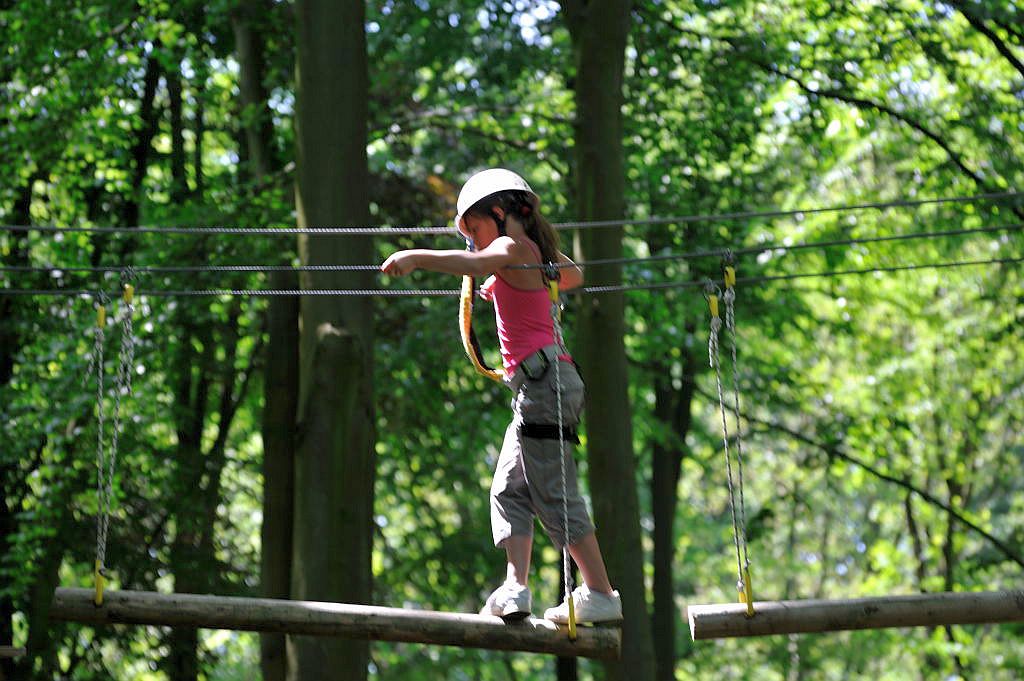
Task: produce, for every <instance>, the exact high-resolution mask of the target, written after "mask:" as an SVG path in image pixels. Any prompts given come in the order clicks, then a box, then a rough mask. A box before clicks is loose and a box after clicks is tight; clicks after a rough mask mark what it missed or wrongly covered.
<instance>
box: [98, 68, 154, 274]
mask: <svg viewBox="0 0 1024 681" xmlns="http://www.w3.org/2000/svg"><path fill="white" fill-rule="evenodd" d="M159 82H160V67H159V65H158V64H157V61H156V59H155V58H154V57H149V58H147V59H146V75H145V78H144V81H143V90H142V102H141V105H140V109H139V123H140V126H141V127H140V128H139V131H138V133H136V137H135V144H134V145H133V147H132V161H133V167H132V187H131V195H130V196H129V197H128V199H127V201H126V202H125V205H124V210H123V212H122V215H121V224H123V225H125V226H127V227H135V226H137V225H138V224H139V213H140V210H139V204H140V203H141V202H142V185H143V182H144V180H145V178H146V171H147V169H148V167H149V151H150V145H152V143H153V137H154V135H156V130H157V121H156V114H155V107H154V106H153V101H154V100H155V99H156V87H157V85H158V84H159ZM126 248H127V246H126ZM129 250H130V249H129ZM93 264H94V265H96V264H98V263H97V262H94V263H93Z"/></svg>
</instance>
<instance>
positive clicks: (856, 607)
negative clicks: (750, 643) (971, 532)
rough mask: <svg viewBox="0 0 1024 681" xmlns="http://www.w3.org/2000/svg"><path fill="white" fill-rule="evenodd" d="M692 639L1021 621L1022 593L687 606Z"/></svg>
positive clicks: (1023, 605)
mask: <svg viewBox="0 0 1024 681" xmlns="http://www.w3.org/2000/svg"><path fill="white" fill-rule="evenodd" d="M686 611H687V619H689V621H690V636H691V637H693V640H694V641H699V640H703V639H714V638H732V637H740V636H772V635H775V634H813V633H820V632H826V631H846V630H851V629H884V628H886V627H924V626H942V625H946V624H992V623H998V622H1024V591H993V592H957V593H929V594H915V595H909V596H887V597H879V598H851V599H844V600H806V601H779V602H757V603H754V616H753V617H751V618H747V616H746V606H745V605H743V604H741V603H730V604H726V605H691V606H689V607H688V608H687V609H686Z"/></svg>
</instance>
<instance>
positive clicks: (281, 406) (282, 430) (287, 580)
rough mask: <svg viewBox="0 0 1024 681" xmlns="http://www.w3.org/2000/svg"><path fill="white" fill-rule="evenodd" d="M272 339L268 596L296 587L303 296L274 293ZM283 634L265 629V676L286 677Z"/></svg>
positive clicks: (266, 455) (289, 277) (282, 284)
mask: <svg viewBox="0 0 1024 681" xmlns="http://www.w3.org/2000/svg"><path fill="white" fill-rule="evenodd" d="M270 281H271V285H272V287H273V288H292V289H294V288H298V277H297V276H295V273H294V272H275V273H273V274H272V275H271V279H270ZM268 315H269V335H270V342H269V344H268V345H267V352H266V358H267V361H266V368H265V370H264V406H263V424H262V425H263V528H262V532H261V534H260V539H261V546H262V554H261V556H260V587H261V589H260V590H261V593H262V595H263V596H264V597H266V598H288V596H289V593H290V591H291V561H292V524H293V522H294V507H293V495H294V493H295V413H296V409H297V406H298V399H299V398H298V392H299V301H298V299H297V298H291V297H284V296H277V297H274V298H271V301H270V309H269V310H268ZM285 650H286V648H285V637H284V635H283V634H261V635H260V668H261V669H262V671H263V681H284V679H285V677H286V673H287V657H286V653H285Z"/></svg>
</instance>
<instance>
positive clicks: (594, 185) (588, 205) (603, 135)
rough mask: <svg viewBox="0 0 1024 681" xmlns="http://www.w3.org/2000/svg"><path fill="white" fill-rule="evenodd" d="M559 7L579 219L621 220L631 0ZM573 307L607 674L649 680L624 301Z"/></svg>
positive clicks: (611, 276) (617, 238)
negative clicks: (571, 100)
mask: <svg viewBox="0 0 1024 681" xmlns="http://www.w3.org/2000/svg"><path fill="white" fill-rule="evenodd" d="M564 7H565V10H566V21H567V24H568V27H569V31H570V33H571V35H572V41H573V48H574V52H575V57H576V83H575V91H576V117H577V120H576V168H577V177H576V184H577V187H578V192H577V197H578V203H577V206H578V211H579V212H578V215H577V217H578V218H579V219H580V220H595V219H620V218H622V217H624V215H625V158H624V152H623V148H622V134H623V132H622V81H623V70H624V63H625V49H626V39H627V35H628V30H629V10H630V3H629V2H628V1H627V0H607V1H605V2H587V1H585V0H574V1H572V2H567V3H565V5H564ZM622 233H623V230H622V228H621V227H620V228H615V229H601V230H591V231H583V232H582V233H581V235H580V237H579V244H578V245H579V247H580V250H582V253H581V254H580V257H581V258H582V259H583V260H593V259H597V258H618V257H621V256H622ZM589 274H590V273H588V275H589ZM621 280H622V269H621V267H608V268H601V270H600V272H596V273H595V276H594V277H593V280H591V281H589V282H588V283H590V284H597V285H602V284H617V283H620V282H621ZM580 309H581V314H580V321H581V330H580V336H582V337H583V338H586V339H588V342H587V343H586V344H585V345H582V346H580V347H578V348H576V351H577V353H578V354H579V356H580V357H581V359H582V369H583V376H584V378H585V380H586V382H587V414H588V415H587V434H588V438H587V456H588V462H589V466H590V487H591V490H592V491H593V501H594V516H595V521H596V525H597V527H598V532H599V534H600V538H601V541H602V542H603V544H604V549H603V553H604V556H605V559H606V561H607V564H608V573H609V575H610V576H611V578H612V580H613V581H614V582H615V584H616V585H617V586H618V587H619V588H620V591H621V594H622V606H623V613H624V615H625V622H624V626H623V638H622V660H621V661H620V662H616V663H609V664H608V665H607V676H608V678H609V679H625V678H629V679H631V680H639V681H647V680H649V679H652V678H654V651H653V647H652V644H651V630H650V620H649V618H648V614H647V605H646V598H645V589H644V579H643V547H642V544H641V536H640V508H639V501H638V498H637V490H636V470H635V462H634V454H633V434H632V419H631V415H630V405H629V394H628V385H629V377H628V372H627V358H626V349H625V344H624V332H625V328H624V327H625V320H624V316H623V313H624V298H623V295H622V294H621V293H610V294H602V295H598V296H591V297H590V298H588V299H587V300H586V301H584V303H583V304H582V305H581V306H580Z"/></svg>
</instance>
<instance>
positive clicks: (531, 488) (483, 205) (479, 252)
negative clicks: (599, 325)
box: [381, 168, 622, 623]
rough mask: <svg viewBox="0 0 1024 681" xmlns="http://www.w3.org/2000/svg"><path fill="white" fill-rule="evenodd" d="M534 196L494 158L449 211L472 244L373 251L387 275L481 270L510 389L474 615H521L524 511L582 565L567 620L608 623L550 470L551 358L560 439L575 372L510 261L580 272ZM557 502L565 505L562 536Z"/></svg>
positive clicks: (583, 523)
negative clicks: (500, 569)
mask: <svg viewBox="0 0 1024 681" xmlns="http://www.w3.org/2000/svg"><path fill="white" fill-rule="evenodd" d="M539 204H540V198H539V197H538V196H537V194H535V193H534V192H533V190H532V189H530V186H529V185H528V184H527V183H526V181H525V180H524V179H523V178H521V177H520V176H519V175H516V174H515V173H513V172H511V171H509V170H504V169H502V168H492V169H490V170H485V171H483V172H480V173H477V174H476V175H474V176H473V177H471V178H470V179H469V181H467V182H466V184H465V186H463V188H462V191H461V192H460V193H459V199H458V204H457V207H458V215H457V216H456V218H455V224H456V226H457V227H458V230H459V232H460V233H461V234H462V235H463V236H464V237H465V238H466V239H467V240H468V241H469V242H470V247H471V248H474V249H475V250H469V251H459V250H447V251H442V250H427V249H414V250H408V251H399V252H397V253H394V254H392V255H391V256H390V257H389V258H388V259H387V260H385V261H384V264H382V265H381V270H382V271H383V272H384V273H385V274H388V275H394V276H402V275H405V274H409V273H410V272H412V271H414V270H416V269H425V270H432V271H435V272H445V273H448V274H456V275H471V276H480V275H493V276H490V278H489V279H488V280H487V281H486V282H485V284H484V285H483V287H482V295H483V297H484V298H485V299H487V300H491V301H493V303H494V314H495V317H496V319H497V327H498V340H499V345H500V348H501V359H502V364H503V365H504V368H505V374H506V379H505V380H506V383H507V384H508V386H509V387H510V388H511V389H512V392H513V393H514V394H515V397H514V398H513V400H512V423H511V424H509V427H508V430H507V431H506V433H505V440H504V444H503V445H502V449H501V454H500V456H499V457H498V464H497V467H496V470H495V473H494V482H493V484H492V485H491V530H492V534H493V537H494V545H495V546H497V547H501V548H504V549H505V554H506V558H507V562H508V565H507V570H506V578H505V583H504V584H502V585H501V586H500V587H498V588H497V589H496V590H495V591H494V592H493V593H492V594H491V595H490V597H488V599H487V602H486V603H485V605H484V607H483V609H482V610H481V614H485V615H497V616H499V617H503V618H506V619H522V618H524V617H526V616H528V615H529V614H530V611H531V608H532V597H531V595H530V589H529V588H528V587H527V573H528V572H529V568H530V553H531V548H532V545H533V519H534V517H535V516H536V517H538V518H539V519H540V521H541V524H542V525H543V526H544V529H545V531H546V532H547V534H548V536H549V537H550V538H551V540H552V541H553V542H554V543H555V545H556V546H558V547H559V548H561V547H562V546H563V545H564V544H566V543H567V544H568V546H569V553H570V554H571V555H572V557H573V559H574V560H575V561H576V563H577V565H579V568H580V572H581V574H582V575H583V582H584V584H583V586H580V587H578V588H576V589H575V590H574V591H573V592H572V598H573V601H574V606H575V611H576V619H577V621H579V622H607V621H616V620H620V619H622V603H621V600H620V599H619V593H618V592H617V591H613V590H612V587H611V584H610V583H609V581H608V574H607V572H606V570H605V565H604V560H603V558H602V557H601V551H600V548H599V547H598V543H597V538H596V537H595V535H594V526H593V525H592V524H591V522H590V518H589V516H588V514H587V509H586V506H585V505H584V503H583V499H582V498H581V496H580V494H579V490H578V485H577V480H576V465H575V462H574V461H573V458H572V456H571V454H570V455H568V456H567V457H566V459H567V460H566V462H565V474H566V477H565V480H564V482H563V479H562V474H561V471H562V468H561V451H560V446H559V433H558V425H557V424H558V423H559V419H558V407H557V395H556V394H555V393H556V390H557V388H556V379H555V369H554V367H553V364H552V363H553V362H561V364H560V365H559V375H560V379H561V381H560V382H561V384H562V426H563V438H566V439H569V440H571V441H576V437H575V427H576V425H577V424H578V423H579V416H580V411H581V410H582V408H583V381H582V380H581V379H580V377H579V373H578V372H577V371H576V366H575V365H574V364H573V363H572V358H571V357H570V356H569V354H568V351H567V350H566V349H565V348H564V347H560V346H559V345H557V344H556V339H555V334H554V328H553V322H552V320H551V313H550V306H551V301H550V299H549V297H548V291H547V288H546V286H545V283H546V281H545V275H544V274H543V272H542V270H541V269H539V268H528V269H524V268H516V267H515V266H520V265H540V264H544V263H559V264H560V265H561V267H560V268H559V269H558V272H560V277H559V282H558V285H559V288H560V289H569V288H573V287H575V286H579V285H580V284H581V283H582V282H583V273H582V272H581V271H580V269H579V267H577V266H576V265H575V264H574V263H573V262H572V261H571V260H570V259H569V258H568V257H566V256H565V255H564V254H562V253H561V252H560V251H559V250H558V235H557V234H556V232H555V231H554V229H552V227H551V225H550V224H548V222H547V220H545V219H544V217H543V216H542V215H541V214H540V211H539V210H538V207H539ZM563 496H565V497H566V499H564V500H563ZM563 501H564V502H565V503H567V504H568V536H566V522H565V519H564V518H565V515H564V514H565V511H564V509H565V506H564V505H563ZM544 617H545V618H547V619H549V620H552V621H554V622H558V623H566V622H568V619H569V607H568V603H567V602H563V603H562V604H561V605H559V606H558V607H554V608H549V609H548V610H547V611H546V612H545V613H544Z"/></svg>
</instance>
